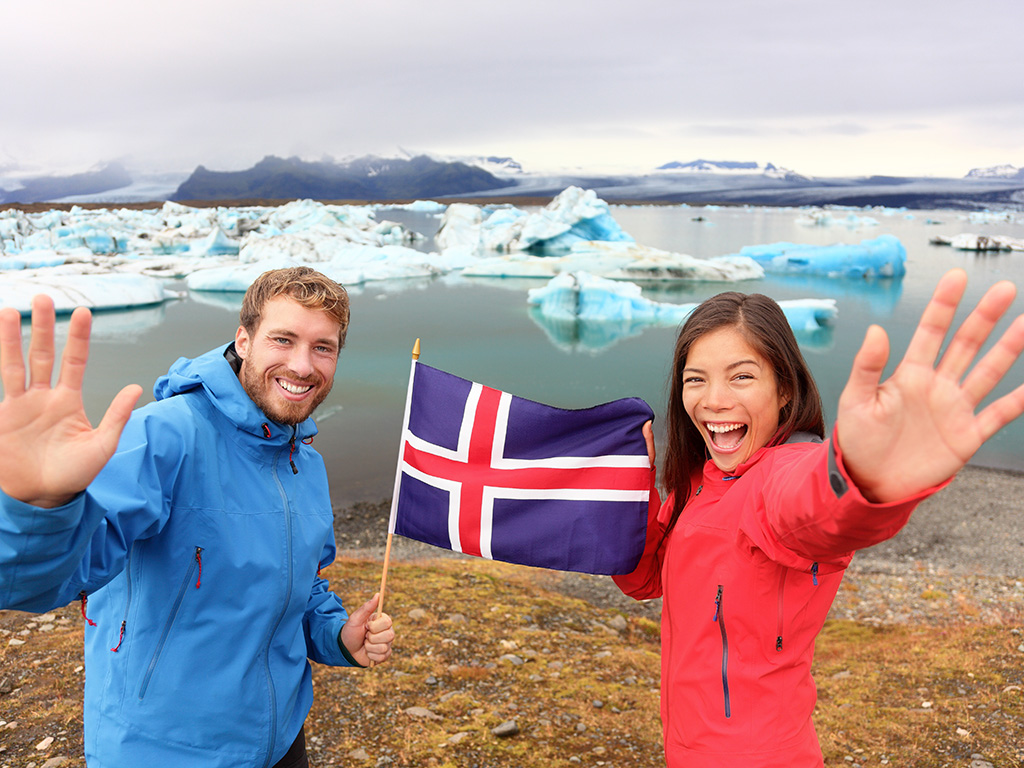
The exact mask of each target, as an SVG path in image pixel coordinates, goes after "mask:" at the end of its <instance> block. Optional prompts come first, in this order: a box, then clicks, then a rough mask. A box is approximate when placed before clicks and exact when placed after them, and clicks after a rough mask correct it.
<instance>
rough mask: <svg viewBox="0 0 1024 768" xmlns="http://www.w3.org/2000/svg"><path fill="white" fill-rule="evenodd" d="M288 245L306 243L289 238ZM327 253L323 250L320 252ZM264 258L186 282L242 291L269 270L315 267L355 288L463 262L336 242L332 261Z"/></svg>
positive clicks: (198, 287)
mask: <svg viewBox="0 0 1024 768" xmlns="http://www.w3.org/2000/svg"><path fill="white" fill-rule="evenodd" d="M289 242H293V243H299V242H305V241H303V240H302V239H296V238H292V239H291V240H290V241H289ZM322 250H323V251H324V252H326V250H327V249H326V248H325V249H322ZM261 255H265V256H266V258H261V259H259V260H256V261H245V260H242V261H241V262H240V263H238V264H235V265H224V266H217V267H212V268H210V269H199V270H197V271H194V272H192V273H191V274H190V275H188V276H187V277H186V278H185V284H186V285H187V286H188V287H189V288H190V289H191V290H195V291H245V290H246V289H248V287H249V286H250V285H252V283H253V281H255V280H256V278H257V277H259V276H260V275H261V274H263V273H264V272H266V271H268V270H271V269H283V268H287V267H295V266H300V265H308V264H310V263H314V264H315V266H316V269H317V270H318V271H320V272H322V273H323V274H325V275H327V276H328V277H329V278H331V279H332V280H335V281H336V282H339V283H341V284H342V285H358V284H360V283H365V282H371V281H375V280H395V279H408V278H417V277H436V276H438V275H441V274H444V273H445V272H448V271H451V270H452V269H457V268H459V267H461V266H463V265H464V264H465V262H466V259H465V258H464V257H460V255H459V254H458V253H452V254H449V255H438V254H434V253H430V254H427V253H423V252H421V251H417V250H414V249H412V248H406V247H405V246H401V245H383V246H370V245H359V244H356V243H345V242H335V243H333V244H332V245H331V247H330V254H329V255H330V256H332V258H330V259H328V260H324V261H312V262H311V260H310V258H309V257H310V256H313V257H314V258H316V257H318V256H323V255H325V253H317V252H315V251H313V252H310V251H302V250H299V252H298V253H296V252H292V253H282V252H276V253H275V252H273V251H272V250H267V251H266V252H265V253H263V254H261Z"/></svg>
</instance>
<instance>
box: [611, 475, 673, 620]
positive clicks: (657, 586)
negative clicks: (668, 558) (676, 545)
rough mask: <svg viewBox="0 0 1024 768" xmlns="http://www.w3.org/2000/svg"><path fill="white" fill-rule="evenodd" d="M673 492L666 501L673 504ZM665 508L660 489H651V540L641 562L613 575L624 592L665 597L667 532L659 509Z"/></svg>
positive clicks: (640, 596)
mask: <svg viewBox="0 0 1024 768" xmlns="http://www.w3.org/2000/svg"><path fill="white" fill-rule="evenodd" d="M672 498H673V497H672V495H671V494H669V497H668V499H666V500H665V504H666V506H667V505H670V504H672ZM661 509H662V505H661V497H660V496H659V495H658V492H657V490H655V489H654V488H652V489H651V497H650V501H649V502H648V506H647V539H646V542H645V544H644V553H643V554H642V555H641V556H640V562H639V563H637V566H636V568H634V569H633V571H632V572H631V573H627V574H624V575H621V576H612V580H613V581H614V582H615V584H616V585H617V586H618V588H619V589H621V590H622V591H623V593H625V594H627V595H629V596H630V597H633V598H636V599H637V600H649V599H651V598H655V597H661V564H662V562H663V561H664V558H665V547H664V542H665V531H664V529H663V528H662V527H661V523H660V522H659V520H658V518H659V514H658V513H659V511H660V510H661Z"/></svg>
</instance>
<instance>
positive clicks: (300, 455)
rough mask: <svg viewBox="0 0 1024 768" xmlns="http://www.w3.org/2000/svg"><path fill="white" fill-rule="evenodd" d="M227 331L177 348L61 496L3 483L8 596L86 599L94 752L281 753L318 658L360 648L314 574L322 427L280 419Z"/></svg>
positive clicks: (40, 603) (114, 760)
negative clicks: (56, 500)
mask: <svg viewBox="0 0 1024 768" xmlns="http://www.w3.org/2000/svg"><path fill="white" fill-rule="evenodd" d="M229 346H230V345H228V346H226V347H220V348H218V349H215V350H213V351H211V352H208V353H206V354H205V355H202V356H200V357H198V358H195V359H193V360H189V359H186V358H181V359H179V360H178V361H177V362H176V363H174V365H173V366H172V367H171V370H170V371H169V372H168V374H167V375H166V376H163V377H161V378H160V379H159V380H158V381H157V383H156V386H155V390H154V391H155V394H156V398H157V400H156V402H154V403H150V404H148V405H146V406H144V407H142V408H140V409H138V410H137V411H136V412H135V413H133V414H132V417H131V419H130V420H129V422H128V425H127V427H126V428H125V431H124V433H123V435H122V437H121V442H120V444H119V446H118V450H117V453H116V454H115V455H114V456H113V458H111V460H110V461H109V462H108V464H107V465H106V467H105V468H104V469H103V471H102V472H101V473H100V474H99V475H98V476H97V478H96V479H95V480H94V481H93V483H92V484H91V485H90V486H89V488H88V489H87V490H86V491H85V492H84V493H82V494H79V495H78V496H77V497H76V498H75V499H74V500H72V501H71V502H69V503H68V504H66V505H65V506H63V507H59V508H57V509H39V508H36V507H31V506H28V505H25V504H22V503H20V502H18V501H15V500H13V499H11V498H9V497H7V496H4V495H3V494H2V493H0V497H2V498H0V608H14V609H19V610H26V611H37V612H38V611H47V610H50V609H52V608H54V607H57V606H60V605H64V604H66V603H68V602H70V601H72V600H78V599H83V596H84V597H87V598H88V602H87V603H86V604H85V605H86V608H87V615H88V618H89V620H90V622H89V624H88V625H87V626H86V627H85V659H86V680H85V752H86V760H87V762H88V765H89V766H90V768H126V766H139V767H140V768H182V766H189V767H190V768H199V767H202V768H207V767H209V768H214V767H218V768H219V767H221V766H223V768H241V767H242V766H270V765H273V764H274V763H275V762H277V760H278V759H280V758H281V757H282V756H283V755H284V753H285V752H286V751H287V750H288V748H289V746H291V744H292V742H293V740H294V739H295V738H296V736H297V735H298V732H299V729H300V728H301V727H302V724H303V722H304V721H305V718H306V715H307V714H308V712H309V709H310V706H311V704H312V701H313V687H312V670H311V669H310V665H309V661H308V659H312V660H314V661H316V662H319V663H322V664H331V665H337V666H347V665H351V664H352V661H351V660H350V659H349V658H347V656H346V654H345V653H344V652H343V651H342V649H341V647H340V645H339V632H340V631H341V627H342V625H343V624H344V623H345V621H346V619H347V618H348V617H347V614H346V612H345V609H344V608H343V607H342V604H341V601H340V600H339V599H338V597H337V596H336V595H334V594H333V593H332V592H330V591H329V590H328V585H327V582H326V581H324V580H323V579H321V578H320V576H319V571H320V569H321V568H322V567H323V566H325V565H327V564H328V563H330V562H332V561H333V559H334V553H335V545H334V532H333V527H332V512H331V502H330V496H329V491H328V485H327V475H326V471H325V469H324V462H323V459H322V458H321V456H320V454H319V453H317V452H316V451H315V450H314V449H313V448H312V447H311V446H310V445H309V441H310V439H311V438H312V436H313V435H314V434H315V433H316V426H315V425H314V423H313V421H312V420H311V419H307V420H306V421H304V422H302V423H301V424H299V425H297V427H290V426H288V427H285V426H282V425H280V424H276V423H274V422H273V421H270V420H269V419H268V418H267V417H266V416H265V415H264V414H263V412H262V411H261V410H260V409H259V408H257V407H256V405H255V404H254V403H253V401H252V400H251V399H250V398H249V397H248V395H246V393H245V391H244V390H243V389H242V386H241V384H240V383H239V381H238V378H237V376H236V373H235V370H234V368H233V367H232V364H231V363H230V362H229V359H228V358H230V357H231V356H232V353H233V350H231V349H228V347H229ZM226 351H227V355H228V358H226V357H225V352H226Z"/></svg>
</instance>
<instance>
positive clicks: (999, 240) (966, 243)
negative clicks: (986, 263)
mask: <svg viewBox="0 0 1024 768" xmlns="http://www.w3.org/2000/svg"><path fill="white" fill-rule="evenodd" d="M929 242H930V243H931V244H932V245H949V246H952V247H953V248H955V249H956V250H958V251H1024V240H1022V239H1020V238H1015V237H1007V236H1005V235H975V234H972V233H969V232H963V233H961V234H959V235H955V236H954V237H944V236H941V235H940V236H938V237H933V238H932V239H931V240H930V241H929Z"/></svg>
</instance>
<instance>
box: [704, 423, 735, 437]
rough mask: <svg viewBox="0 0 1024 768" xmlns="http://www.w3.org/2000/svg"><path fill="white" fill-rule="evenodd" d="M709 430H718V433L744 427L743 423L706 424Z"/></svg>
mask: <svg viewBox="0 0 1024 768" xmlns="http://www.w3.org/2000/svg"><path fill="white" fill-rule="evenodd" d="M705 426H706V427H707V428H708V432H717V433H718V434H720V435H721V434H724V433H726V432H732V431H733V430H736V429H743V427H744V426H745V425H743V424H706V425H705Z"/></svg>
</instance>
